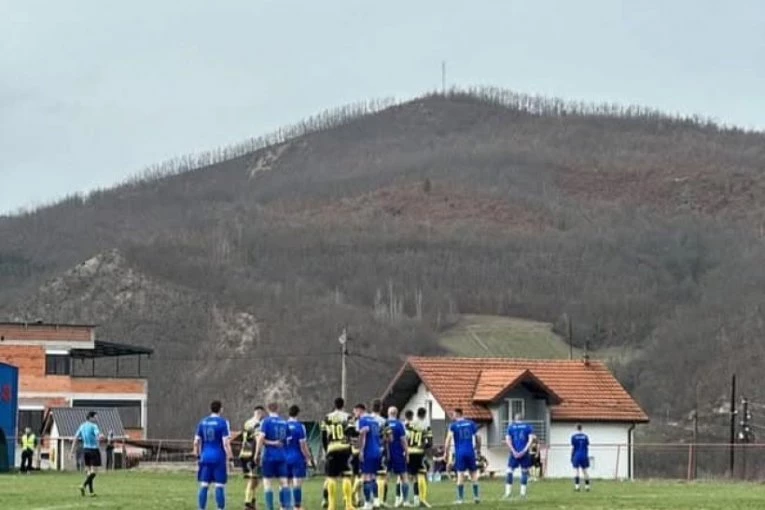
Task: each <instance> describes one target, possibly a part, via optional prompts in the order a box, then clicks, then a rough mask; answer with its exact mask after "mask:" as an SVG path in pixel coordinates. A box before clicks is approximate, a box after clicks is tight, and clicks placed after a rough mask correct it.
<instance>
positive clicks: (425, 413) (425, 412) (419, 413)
mask: <svg viewBox="0 0 765 510" xmlns="http://www.w3.org/2000/svg"><path fill="white" fill-rule="evenodd" d="M427 416H428V410H427V409H425V408H424V407H420V408H418V409H417V417H418V418H425V417H427Z"/></svg>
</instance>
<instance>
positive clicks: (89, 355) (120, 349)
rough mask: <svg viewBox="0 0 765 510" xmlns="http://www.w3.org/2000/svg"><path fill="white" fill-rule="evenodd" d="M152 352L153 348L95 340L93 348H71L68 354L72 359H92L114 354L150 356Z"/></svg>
mask: <svg viewBox="0 0 765 510" xmlns="http://www.w3.org/2000/svg"><path fill="white" fill-rule="evenodd" d="M152 353H154V349H149V348H148V347H136V346H134V345H127V344H118V343H114V342H105V341H103V340H96V341H95V342H94V346H93V349H72V350H71V351H70V354H69V355H70V356H71V357H72V358H74V359H94V358H108V357H114V356H138V355H146V356H151V355H152Z"/></svg>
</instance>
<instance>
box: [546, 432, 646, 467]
mask: <svg viewBox="0 0 765 510" xmlns="http://www.w3.org/2000/svg"><path fill="white" fill-rule="evenodd" d="M582 426H583V428H582V432H584V433H585V434H587V435H588V436H589V438H590V477H592V478H607V479H625V478H627V477H628V476H629V473H630V469H629V460H630V458H631V456H630V455H629V452H628V445H629V429H630V424H629V423H584V424H582ZM574 432H576V424H574V423H563V422H558V423H555V422H553V424H552V427H551V430H550V446H549V448H548V451H547V466H545V472H546V476H548V477H550V478H561V477H571V476H572V473H573V472H572V468H571V435H572V434H574Z"/></svg>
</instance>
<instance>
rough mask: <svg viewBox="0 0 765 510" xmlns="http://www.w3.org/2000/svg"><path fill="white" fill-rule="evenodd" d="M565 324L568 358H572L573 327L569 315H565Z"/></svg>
mask: <svg viewBox="0 0 765 510" xmlns="http://www.w3.org/2000/svg"><path fill="white" fill-rule="evenodd" d="M566 325H567V326H568V359H570V360H572V359H574V327H573V326H572V325H571V316H570V315H566Z"/></svg>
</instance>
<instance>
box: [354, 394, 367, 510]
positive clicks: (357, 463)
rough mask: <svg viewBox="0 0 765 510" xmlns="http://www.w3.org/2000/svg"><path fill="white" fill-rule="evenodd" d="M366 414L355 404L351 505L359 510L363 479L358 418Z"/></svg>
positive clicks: (362, 500)
mask: <svg viewBox="0 0 765 510" xmlns="http://www.w3.org/2000/svg"><path fill="white" fill-rule="evenodd" d="M365 412H366V408H365V407H363V406H362V405H361V404H357V405H356V406H355V407H354V408H353V435H351V473H352V474H353V504H354V506H356V508H361V506H362V505H363V504H364V498H363V494H362V493H361V487H362V485H363V483H364V478H363V477H362V476H361V460H360V459H359V453H360V452H361V450H359V418H360V417H361V416H362V415H363V414H364V413H365Z"/></svg>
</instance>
